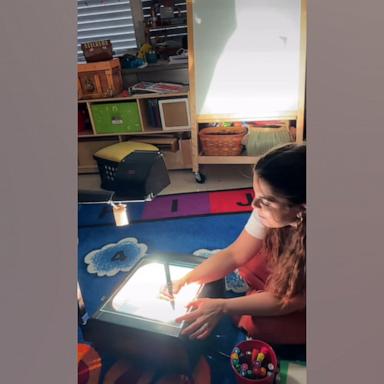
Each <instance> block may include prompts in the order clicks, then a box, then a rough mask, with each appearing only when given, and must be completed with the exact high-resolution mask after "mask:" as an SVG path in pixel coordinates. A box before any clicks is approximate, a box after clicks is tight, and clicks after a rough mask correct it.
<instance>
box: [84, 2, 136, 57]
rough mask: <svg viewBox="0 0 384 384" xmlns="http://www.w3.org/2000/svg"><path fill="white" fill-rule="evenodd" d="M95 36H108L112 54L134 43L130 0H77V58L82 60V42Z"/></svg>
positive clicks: (123, 51) (96, 37)
mask: <svg viewBox="0 0 384 384" xmlns="http://www.w3.org/2000/svg"><path fill="white" fill-rule="evenodd" d="M95 40H110V41H111V43H112V48H113V54H114V56H120V55H122V54H124V53H126V52H127V49H130V48H136V47H137V43H136V36H135V29H134V22H133V16H132V10H131V3H130V1H129V0H78V1H77V61H78V62H85V59H84V56H83V52H82V51H81V44H82V43H86V42H89V41H95Z"/></svg>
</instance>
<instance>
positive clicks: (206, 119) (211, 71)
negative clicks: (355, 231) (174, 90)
mask: <svg viewBox="0 0 384 384" xmlns="http://www.w3.org/2000/svg"><path fill="white" fill-rule="evenodd" d="M252 4H256V5H254V6H255V7H257V6H259V9H260V10H265V7H266V6H265V4H263V3H262V2H261V1H260V2H256V1H255V3H252ZM257 4H258V5H257ZM202 5H204V7H206V8H205V10H203V9H202ZM281 5H282V9H284V10H285V9H286V4H285V3H284V2H283V1H281ZM274 6H275V7H278V5H274ZM267 7H268V6H267ZM197 8H198V11H197V13H196V14H195V11H196V9H197ZM224 8H228V9H230V7H229V6H228V5H226V7H224ZM213 9H214V3H213V0H193V1H192V0H187V25H188V55H189V62H188V72H189V85H190V99H189V100H190V111H191V120H192V124H191V125H192V132H191V137H192V170H193V172H194V174H195V178H196V181H197V182H204V180H205V177H204V175H201V174H200V172H199V165H200V164H254V163H255V162H256V161H257V159H258V157H257V156H247V155H246V153H244V152H243V153H242V154H241V155H239V156H204V154H202V153H201V147H200V145H199V136H198V134H199V129H200V128H199V125H200V124H202V123H221V122H238V121H240V122H247V121H273V120H275V121H276V120H289V121H295V123H296V125H295V127H296V140H295V141H296V142H297V143H302V142H304V130H305V128H304V123H305V122H304V110H305V68H306V27H307V21H306V18H307V2H306V0H301V1H300V3H299V9H298V14H299V16H298V18H297V19H296V24H295V28H297V32H298V33H297V32H295V34H297V35H299V40H300V41H299V44H298V47H297V52H298V57H297V67H296V68H297V71H298V76H297V83H296V84H295V87H297V88H296V89H297V90H298V92H297V97H298V100H297V107H296V106H295V108H294V110H284V108H281V109H280V110H278V111H276V112H268V111H267V110H262V109H261V110H259V111H258V112H257V113H256V112H247V113H244V112H243V108H242V107H243V106H242V105H241V103H239V104H240V105H239V107H238V108H237V109H238V111H232V112H235V113H226V112H225V111H223V108H221V109H220V108H219V110H218V111H216V110H215V111H213V110H214V109H215V108H218V107H217V106H216V105H215V107H211V110H212V111H211V112H209V113H210V114H208V113H207V112H205V111H203V107H202V106H201V104H202V103H200V104H199V103H198V98H199V97H200V99H199V100H200V102H201V100H202V99H203V98H202V96H201V95H200V96H199V89H198V88H199V84H198V83H199V79H200V81H202V80H201V79H203V80H206V79H207V78H208V77H207V76H208V75H209V79H210V80H211V83H210V86H209V87H207V89H206V90H205V93H203V94H204V102H206V101H207V99H209V92H210V91H211V88H212V84H213V80H214V75H215V70H216V67H217V64H218V59H217V57H220V58H222V57H225V55H227V56H226V57H229V58H230V64H231V65H232V66H233V65H234V63H233V58H234V57H236V55H237V54H239V51H240V50H239V49H237V48H238V46H236V49H235V50H232V51H231V50H230V48H228V47H229V46H230V44H229V43H230V40H231V38H233V33H234V31H233V30H231V29H230V28H232V27H233V25H236V22H237V25H240V24H241V23H240V22H239V20H235V17H236V12H234V11H233V10H231V12H230V13H229V15H230V17H229V19H230V20H229V21H228V30H226V29H225V28H224V27H223V28H222V29H221V30H220V32H221V35H220V36H223V38H222V41H216V44H217V46H219V47H224V48H222V49H221V50H220V52H216V51H215V50H214V45H212V49H211V50H209V49H208V48H207V47H208V45H207V44H208V43H207V41H208V40H209V38H210V37H209V30H208V28H207V27H206V25H207V23H208V18H209V17H211V19H209V22H211V23H213V24H214V21H212V17H213V16H214V15H215V13H214V12H212V10H213ZM269 11H270V12H271V13H270V15H273V14H276V15H277V18H278V17H279V12H275V13H274V9H273V8H272V6H271V9H270V10H269ZM248 13H249V12H248ZM196 15H198V16H199V17H198V18H197V17H195V16H196ZM238 15H240V13H238ZM242 15H243V17H244V18H245V19H247V12H243V13H242ZM217 17H218V16H217ZM220 17H223V14H222V13H220ZM204 18H206V19H207V20H205V21H204V20H203V21H202V22H201V19H204ZM197 19H199V20H200V21H196V20H197ZM196 25H197V27H198V28H200V30H204V31H205V32H206V35H205V36H206V37H207V38H206V39H204V44H206V45H204V46H203V47H200V46H199V44H201V41H202V40H198V39H199V35H198V34H196V31H197V30H196V27H195V26H196ZM242 25H247V24H246V23H244V24H242ZM290 25H291V24H290ZM292 25H293V24H292ZM204 28H205V29H204ZM212 28H213V27H212ZM245 29H246V28H242V31H244V30H245ZM268 33H269V35H268ZM226 34H227V35H226ZM281 34H283V33H282V32H281ZM212 36H214V38H215V39H216V40H217V39H218V35H217V34H212ZM271 36H272V35H271V33H270V32H268V29H266V42H267V41H270V42H271V43H272V44H275V46H274V48H276V46H277V43H275V41H276V40H274V39H275V36H272V37H271ZM243 37H244V38H243V40H242V42H243V46H244V47H245V46H247V44H246V42H248V43H249V44H248V45H249V46H251V47H254V45H253V44H252V38H253V37H254V33H253V30H252V28H248V30H247V34H245V35H244V36H243ZM280 37H282V36H280ZM220 38H221V37H220ZM258 39H259V40H257V41H258V42H261V39H260V37H258ZM268 39H269V40H268ZM218 40H220V39H218ZM261 46H262V44H261ZM255 50H256V48H255ZM251 51H252V52H253V50H251ZM262 51H263V49H261V52H262ZM199 55H201V56H203V57H204V60H205V61H204V63H205V64H208V65H205V67H207V70H206V71H205V69H206V68H205V67H204V65H203V64H201V63H200V67H199ZM215 55H216V56H215ZM241 60H247V58H246V57H243V56H242V57H241ZM263 60H264V57H263V56H262V53H260V56H259V57H258V61H259V62H263ZM265 60H269V57H268V55H265ZM249 62H251V63H252V62H254V61H252V60H251V59H250V60H249ZM256 62H257V61H256ZM204 71H205V72H204ZM229 72H231V71H227V72H225V71H222V72H220V73H229ZM255 73H257V71H254V70H253V69H252V70H251V71H249V72H244V73H243V75H246V76H248V78H249V79H252V76H254V74H255ZM260 73H261V72H260ZM198 75H199V76H200V78H197V76H198ZM263 81H265V79H263ZM218 83H219V82H218ZM239 84H242V82H239ZM271 84H272V85H273V84H274V79H272V80H271ZM220 86H222V84H220ZM200 88H202V86H201V84H200ZM228 89H230V88H228ZM245 90H246V89H245V88H244V91H245ZM216 91H217V90H216ZM257 91H258V89H257V87H256V88H255V92H257ZM228 94H230V91H228V93H226V92H224V91H223V95H224V96H225V97H227V98H229V97H228ZM237 96H239V94H237ZM277 96H279V94H278V95H277ZM244 97H246V96H245V92H244ZM277 99H278V97H277ZM235 100H236V97H235ZM253 113H255V115H253Z"/></svg>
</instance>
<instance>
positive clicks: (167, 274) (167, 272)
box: [164, 262, 175, 309]
mask: <svg viewBox="0 0 384 384" xmlns="http://www.w3.org/2000/svg"><path fill="white" fill-rule="evenodd" d="M164 270H165V278H166V281H167V288H168V293H169V297H170V298H171V300H170V301H171V305H172V308H173V309H175V298H174V296H173V286H172V280H171V272H170V270H169V264H168V263H167V262H165V263H164Z"/></svg>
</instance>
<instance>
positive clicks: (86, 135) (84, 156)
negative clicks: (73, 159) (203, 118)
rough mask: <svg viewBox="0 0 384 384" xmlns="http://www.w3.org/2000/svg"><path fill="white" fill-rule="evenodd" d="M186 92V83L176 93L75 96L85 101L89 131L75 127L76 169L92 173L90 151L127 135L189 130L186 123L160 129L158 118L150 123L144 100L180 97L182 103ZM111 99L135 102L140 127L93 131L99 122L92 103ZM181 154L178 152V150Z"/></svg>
mask: <svg viewBox="0 0 384 384" xmlns="http://www.w3.org/2000/svg"><path fill="white" fill-rule="evenodd" d="M188 97H189V92H188V87H185V89H183V91H182V92H177V93H145V94H135V95H131V96H126V97H119V96H117V97H111V98H103V99H90V100H78V104H79V105H84V104H85V105H86V108H87V112H88V116H89V121H90V125H91V129H92V130H91V131H90V130H87V131H79V132H78V173H95V172H97V171H98V169H97V164H96V162H95V160H94V159H93V157H92V155H93V153H95V152H96V151H97V150H99V149H101V148H103V147H105V146H108V145H111V144H114V143H117V142H121V141H124V140H126V139H128V138H134V136H148V137H150V136H151V135H169V134H175V135H176V136H177V135H178V134H182V133H184V132H188V131H191V126H190V124H189V126H188V127H185V126H183V127H181V128H177V127H175V128H169V127H167V128H166V129H163V127H162V123H161V121H159V124H157V125H156V126H151V124H150V121H149V117H148V111H147V106H146V103H145V101H146V100H148V99H155V100H162V99H164V100H168V99H172V100H175V101H177V100H178V99H180V102H182V101H183V103H184V104H185V101H184V100H185V99H188ZM113 103H136V105H137V107H138V114H139V119H140V130H139V131H126V132H122V131H120V130H119V131H118V132H117V131H116V132H113V131H111V132H103V133H100V132H97V128H96V125H97V124H100V123H99V122H95V119H94V116H93V113H92V105H95V104H113ZM172 156H173V157H175V155H174V154H172ZM180 156H181V154H180ZM180 167H182V163H181V162H180ZM189 167H192V165H191V164H190V165H188V166H187V167H186V168H189Z"/></svg>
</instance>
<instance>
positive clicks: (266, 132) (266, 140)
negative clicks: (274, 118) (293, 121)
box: [245, 124, 291, 156]
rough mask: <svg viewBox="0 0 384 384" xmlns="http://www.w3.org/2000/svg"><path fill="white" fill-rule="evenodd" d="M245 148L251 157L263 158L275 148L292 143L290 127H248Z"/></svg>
mask: <svg viewBox="0 0 384 384" xmlns="http://www.w3.org/2000/svg"><path fill="white" fill-rule="evenodd" d="M245 141H246V144H245V147H246V149H247V154H248V155H249V156H261V155H263V154H264V153H266V152H268V151H269V150H270V149H272V148H273V147H275V146H277V145H280V144H285V143H289V142H291V137H290V134H289V130H288V125H287V124H286V125H280V126H278V125H276V126H273V127H268V126H264V127H261V126H256V127H252V126H250V127H248V137H247V138H246V140H245Z"/></svg>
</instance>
